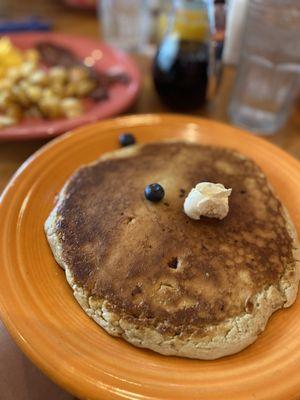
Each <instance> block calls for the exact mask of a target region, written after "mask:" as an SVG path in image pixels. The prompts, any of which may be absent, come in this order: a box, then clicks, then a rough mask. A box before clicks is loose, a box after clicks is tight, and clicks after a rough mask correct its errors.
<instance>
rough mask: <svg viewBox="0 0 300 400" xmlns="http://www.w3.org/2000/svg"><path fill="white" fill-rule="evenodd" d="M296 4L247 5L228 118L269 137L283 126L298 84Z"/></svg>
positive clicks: (276, 0) (298, 0) (288, 0)
mask: <svg viewBox="0 0 300 400" xmlns="http://www.w3.org/2000/svg"><path fill="white" fill-rule="evenodd" d="M299 77H300V0H250V1H249V6H248V11H247V19H246V27H245V32H244V37H243V42H242V47H241V58H240V63H239V68H238V72H237V77H236V81H235V84H234V88H233V93H232V98H231V102H230V107H229V113H230V116H231V119H232V121H233V123H235V124H237V125H240V126H242V127H245V128H247V129H250V130H253V131H254V132H258V133H261V134H266V135H267V134H271V133H273V132H275V131H277V130H278V129H279V128H280V127H281V126H283V124H284V123H285V121H286V119H287V117H288V115H289V111H290V109H291V105H292V103H293V100H294V98H295V96H296V95H297V93H298V91H299V82H300V78H299Z"/></svg>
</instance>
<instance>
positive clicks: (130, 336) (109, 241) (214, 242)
mask: <svg viewBox="0 0 300 400" xmlns="http://www.w3.org/2000/svg"><path fill="white" fill-rule="evenodd" d="M203 181H206V182H214V183H222V184H223V185H224V186H225V187H227V188H232V194H231V196H230V199H229V214H228V215H227V217H226V218H224V219H223V220H217V219H213V218H205V217H201V219H200V220H199V221H195V220H192V219H190V218H189V217H188V216H187V215H185V214H184V212H183V202H184V199H185V197H186V195H187V194H188V192H189V191H190V190H191V189H192V188H193V187H194V186H195V185H196V184H197V183H199V182H203ZM153 182H158V183H160V184H161V185H162V186H163V187H164V189H165V193H166V195H165V197H164V199H163V200H162V201H161V202H159V203H152V202H150V201H148V200H146V199H145V197H144V188H145V187H146V186H147V185H148V184H150V183H153ZM45 227H46V233H47V237H48V240H49V243H50V245H51V247H52V250H53V253H54V255H55V257H56V260H57V261H58V263H59V264H60V265H61V266H62V267H63V268H64V269H65V270H66V275H67V279H68V281H69V283H70V284H71V286H72V288H73V290H74V295H75V297H76V298H77V300H78V301H79V303H80V304H81V306H82V307H83V308H84V310H85V311H86V312H87V313H88V315H90V316H91V317H92V318H93V319H94V320H95V321H96V322H97V323H99V324H100V325H101V326H102V327H103V328H104V329H106V330H107V331H108V332H109V333H110V334H112V335H116V336H122V337H123V338H124V339H126V340H127V341H129V342H131V343H133V344H134V345H137V346H140V347H147V348H150V349H152V350H155V351H158V352H160V353H162V354H168V355H180V356H187V357H192V358H203V359H213V358H218V357H221V356H224V355H227V354H232V353H235V352H237V351H239V350H241V349H243V348H244V347H246V346H247V345H249V344H250V343H252V342H253V341H254V340H255V339H256V338H257V335H258V334H259V333H260V332H261V331H262V330H263V329H264V328H265V325H266V323H267V320H268V318H269V317H270V315H271V314H272V313H273V312H274V311H275V310H277V309H279V308H282V307H287V306H289V305H291V304H292V303H293V302H294V300H295V297H296V293H297V288H298V281H299V263H297V261H296V258H297V257H298V256H296V251H297V249H298V244H297V243H296V239H295V231H294V230H293V226H292V224H291V222H290V220H289V218H288V216H287V213H286V211H285V209H284V208H283V206H282V204H281V203H280V201H279V200H278V199H277V197H276V196H275V195H274V193H273V191H272V190H271V188H270V186H269V184H268V182H267V179H266V177H265V175H264V174H263V173H262V171H261V170H260V169H259V167H258V166H257V165H256V164H255V163H254V162H253V161H251V160H249V159H247V158H246V157H245V156H243V155H241V154H238V153H236V152H234V151H232V150H229V149H225V148H219V147H211V146H200V145H196V144H191V143H184V142H165V143H164V142H161V143H153V144H147V145H140V146H133V147H131V148H126V149H122V150H118V151H117V152H114V153H111V154H108V155H106V156H105V157H103V158H101V159H99V160H98V161H97V162H95V163H93V164H91V165H88V166H84V167H82V168H80V169H79V170H78V171H77V172H75V174H74V175H73V176H72V177H71V178H70V180H69V181H68V182H67V183H66V185H65V186H64V188H63V190H62V191H61V193H60V196H59V200H58V202H57V204H56V206H55V208H54V210H53V211H52V213H51V214H50V216H49V218H48V220H47V221H46V225H45Z"/></svg>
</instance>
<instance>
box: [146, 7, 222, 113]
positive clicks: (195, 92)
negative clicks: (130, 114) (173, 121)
mask: <svg viewBox="0 0 300 400" xmlns="http://www.w3.org/2000/svg"><path fill="white" fill-rule="evenodd" d="M213 20H214V17H213V4H212V1H211V0H175V1H174V2H173V7H172V11H171V13H170V15H169V19H168V26H167V30H166V33H165V36H164V38H163V39H162V42H161V44H160V45H159V47H158V50H157V53H156V55H155V58H154V62H153V69H152V73H153V80H154V85H155V88H156V90H157V93H158V94H159V96H160V97H161V99H162V101H163V102H164V103H165V104H166V105H167V106H169V107H170V108H172V109H175V110H179V111H189V110H194V109H197V108H198V107H200V106H201V105H202V104H203V103H204V102H205V99H206V94H207V87H208V80H209V68H210V59H211V54H212V52H211V51H210V45H211V43H212V42H211V33H212V27H213Z"/></svg>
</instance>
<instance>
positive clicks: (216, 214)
mask: <svg viewBox="0 0 300 400" xmlns="http://www.w3.org/2000/svg"><path fill="white" fill-rule="evenodd" d="M231 191H232V189H226V188H225V187H224V186H223V185H222V184H221V183H211V182H201V183H198V185H196V186H195V187H194V188H193V189H192V190H191V191H190V193H189V194H188V196H187V197H186V199H185V201H184V205H183V208H184V212H185V213H186V215H187V216H189V217H190V218H192V219H200V217H201V216H205V217H210V218H218V219H223V218H225V217H226V215H227V214H228V211H229V205H228V197H229V196H230V195H231Z"/></svg>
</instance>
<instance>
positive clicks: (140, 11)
mask: <svg viewBox="0 0 300 400" xmlns="http://www.w3.org/2000/svg"><path fill="white" fill-rule="evenodd" d="M98 15H99V19H100V24H101V29H102V38H103V40H104V41H105V42H107V43H109V44H111V45H112V46H115V47H118V48H121V49H123V50H126V51H141V50H142V49H143V47H144V46H145V45H146V44H147V42H148V38H149V34H150V23H151V20H150V13H149V7H148V4H147V0H98Z"/></svg>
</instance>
